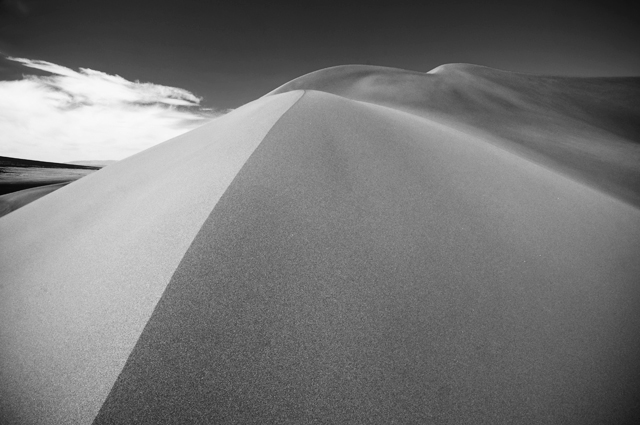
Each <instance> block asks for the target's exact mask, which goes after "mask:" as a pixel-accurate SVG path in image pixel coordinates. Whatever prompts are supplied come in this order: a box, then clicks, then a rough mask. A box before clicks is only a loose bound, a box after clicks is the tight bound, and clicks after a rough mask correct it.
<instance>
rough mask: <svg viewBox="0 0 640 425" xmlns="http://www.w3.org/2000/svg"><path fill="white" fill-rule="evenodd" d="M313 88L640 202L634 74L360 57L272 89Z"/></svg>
mask: <svg viewBox="0 0 640 425" xmlns="http://www.w3.org/2000/svg"><path fill="white" fill-rule="evenodd" d="M294 89H295V90H301V89H302V90H318V91H324V92H327V93H332V94H335V95H338V96H342V97H346V98H348V99H352V100H358V101H362V102H368V103H374V104H378V105H382V106H386V107H389V108H394V109H398V110H402V111H405V112H409V113H412V114H414V115H417V116H422V117H426V118H429V119H433V120H439V121H441V122H443V123H446V124H447V125H450V126H452V127H454V128H457V129H460V130H462V131H466V132H468V133H469V134H470V135H474V134H482V135H484V136H486V138H487V139H488V140H490V141H491V142H492V143H495V144H497V145H500V146H502V147H504V148H505V149H508V150H510V151H512V152H516V153H517V154H519V155H521V156H523V157H526V158H527V159H529V160H532V161H535V162H536V163H538V164H541V165H543V166H546V167H549V168H551V169H553V170H555V171H558V172H560V173H563V174H565V175H568V176H570V177H572V178H574V179H577V180H580V181H581V182H583V183H586V184H589V185H591V186H592V187H595V188H597V189H598V190H601V191H603V192H605V193H608V194H610V195H612V196H615V197H617V198H619V199H621V200H624V201H625V202H629V203H631V204H633V205H635V206H638V207H640V118H639V117H640V101H639V100H638V99H640V78H636V77H629V78H620V77H616V78H571V77H551V76H535V75H527V74H518V73H514V72H507V71H500V70H496V69H493V68H488V67H484V66H479V65H471V64H449V65H442V66H439V67H437V68H435V69H434V70H432V71H430V72H429V73H426V74H424V73H419V72H413V71H405V70H400V69H394V68H385V67H373V66H365V65H348V66H339V67H332V68H327V69H323V70H320V71H316V72H313V73H310V74H307V75H304V76H302V77H299V78H297V79H294V80H292V81H290V82H289V83H286V84H284V85H283V86H281V87H279V88H278V89H276V90H274V91H272V92H271V93H270V94H276V93H283V92H286V91H288V90H294Z"/></svg>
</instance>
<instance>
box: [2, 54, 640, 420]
mask: <svg viewBox="0 0 640 425" xmlns="http://www.w3.org/2000/svg"><path fill="white" fill-rule="evenodd" d="M638 93H640V79H637V78H629V79H625V78H622V79H578V78H574V79H572V78H555V77H536V76H529V75H520V74H512V73H507V72H503V71H498V70H493V69H489V68H484V67H477V66H472V65H446V66H443V67H439V68H437V69H436V70H434V71H431V72H430V73H427V74H421V73H416V72H409V71H403V70H397V69H390V68H380V67H369V66H346V67H337V68H330V69H326V70H321V71H318V72H316V73H312V74H309V75H306V76H303V77H300V78H299V79H296V80H294V81H292V82H290V83H288V84H285V85H284V86H282V87H280V88H278V89H277V90H275V91H273V92H272V93H270V94H269V95H266V96H264V97H262V98H260V99H258V100H256V101H254V102H252V103H249V104H247V105H245V106H243V107H242V108H239V109H237V110H235V111H233V112H231V113H229V114H227V115H225V116H222V117H220V118H218V119H216V120H214V121H212V122H211V123H210V124H208V125H205V126H203V127H200V128H198V129H196V130H194V131H192V132H190V133H187V134H184V135H182V136H180V137H177V138H175V139H172V140H170V141H168V142H165V143H163V144H160V145H157V146H156V147H154V148H151V149H149V150H147V151H144V152H142V153H140V154H138V155H135V156H133V157H130V158H128V159H125V160H123V161H120V162H117V163H115V164H112V165H109V166H108V167H106V168H104V169H102V170H100V171H99V172H96V173H94V174H91V175H89V176H87V177H84V178H82V179H80V180H78V181H76V182H74V183H71V184H69V185H67V186H65V187H63V188H61V189H59V190H57V191H55V192H53V193H51V194H49V195H47V196H44V197H42V198H40V199H39V200H37V201H35V202H32V203H30V204H28V205H26V206H24V207H23V208H21V209H19V210H17V211H14V212H12V213H10V214H8V215H6V216H4V217H2V218H0V254H1V255H0V282H1V284H0V362H1V363H0V382H2V383H3V384H2V385H1V386H0V415H2V417H3V419H4V420H5V422H6V423H7V424H14V423H15V424H17V423H27V424H56V423H86V424H90V423H95V424H113V423H149V424H157V423H212V424H213V423H243V424H244V423H246V424H251V423H255V424H264V423H278V424H311V423H373V424H390V423H451V424H495V423H562V424H600V423H634V421H636V420H639V419H640V362H638V359H639V358H640V338H638V336H637V335H638V329H640V285H639V284H640V185H638V184H637V183H638V176H639V175H640V155H639V151H638V146H639V144H638V142H639V141H640V140H639V138H638V134H639V132H638V128H639V118H640V106H639V103H638V102H639V100H638V99H639V97H638Z"/></svg>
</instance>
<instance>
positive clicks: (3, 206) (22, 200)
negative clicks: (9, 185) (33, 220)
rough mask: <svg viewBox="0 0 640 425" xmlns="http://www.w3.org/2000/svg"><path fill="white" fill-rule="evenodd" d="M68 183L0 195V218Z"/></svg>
mask: <svg viewBox="0 0 640 425" xmlns="http://www.w3.org/2000/svg"><path fill="white" fill-rule="evenodd" d="M69 183H70V182H64V183H55V184H48V185H45V186H37V187H32V188H30V189H24V190H18V191H17V192H11V193H7V194H5V195H0V217H2V216H3V215H7V214H9V213H10V212H12V211H15V210H17V209H18V208H21V207H24V206H25V205H27V204H29V203H31V202H33V201H35V200H37V199H39V198H41V197H43V196H45V195H48V194H49V193H51V192H53V191H54V190H58V189H60V188H61V187H63V186H66V185H68V184H69Z"/></svg>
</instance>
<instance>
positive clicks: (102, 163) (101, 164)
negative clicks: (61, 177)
mask: <svg viewBox="0 0 640 425" xmlns="http://www.w3.org/2000/svg"><path fill="white" fill-rule="evenodd" d="M114 162H117V161H116V160H111V159H110V160H104V161H100V160H89V161H71V162H68V163H67V164H74V165H89V166H92V167H100V168H102V167H106V166H107V165H109V164H113V163H114Z"/></svg>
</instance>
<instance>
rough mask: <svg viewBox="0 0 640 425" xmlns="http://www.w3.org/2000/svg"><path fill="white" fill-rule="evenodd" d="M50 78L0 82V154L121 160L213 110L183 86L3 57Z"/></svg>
mask: <svg viewBox="0 0 640 425" xmlns="http://www.w3.org/2000/svg"><path fill="white" fill-rule="evenodd" d="M7 59H9V60H12V61H15V62H19V63H21V64H23V65H24V66H26V67H30V68H35V69H40V70H43V71H46V72H49V73H51V74H53V75H51V76H33V75H27V76H24V77H23V79H22V80H19V81H0V156H15V157H20V158H28V159H38V160H45V161H56V162H66V161H73V160H90V159H99V160H104V159H122V158H125V157H127V156H129V155H132V154H134V153H136V152H139V151H141V150H143V149H146V148H148V147H151V146H153V145H155V144H157V143H160V142H163V141H165V140H168V139H170V138H172V137H175V136H177V135H179V134H182V133H184V132H186V131H188V130H191V129H193V128H195V127H198V126H199V125H202V124H204V123H205V122H206V121H208V120H210V119H211V118H213V117H215V116H217V115H220V113H216V112H214V111H212V110H211V109H205V108H201V107H200V101H201V99H200V98H198V97H196V96H195V95H193V94H192V93H190V92H189V91H187V90H184V89H180V88H176V87H167V86H161V85H157V84H152V83H141V82H138V81H135V82H132V81H128V80H126V79H124V78H122V77H120V76H119V75H109V74H105V73H104V72H100V71H95V70H92V69H86V68H80V71H79V72H77V71H74V70H72V69H69V68H66V67H64V66H60V65H56V64H54V63H51V62H45V61H39V60H31V59H22V58H7Z"/></svg>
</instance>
